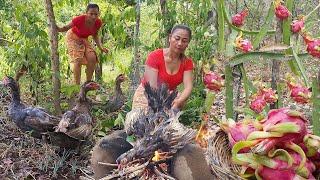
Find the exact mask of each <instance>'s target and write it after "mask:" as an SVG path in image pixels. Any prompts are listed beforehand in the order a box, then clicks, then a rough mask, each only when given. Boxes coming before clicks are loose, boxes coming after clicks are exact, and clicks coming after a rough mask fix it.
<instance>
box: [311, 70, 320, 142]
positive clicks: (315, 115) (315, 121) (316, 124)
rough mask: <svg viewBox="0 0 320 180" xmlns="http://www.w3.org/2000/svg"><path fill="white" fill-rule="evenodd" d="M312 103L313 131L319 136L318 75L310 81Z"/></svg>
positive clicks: (319, 97) (319, 96) (319, 91)
mask: <svg viewBox="0 0 320 180" xmlns="http://www.w3.org/2000/svg"><path fill="white" fill-rule="evenodd" d="M319 73H320V72H319ZM319 76H320V74H319ZM312 104H313V110H312V126H313V133H314V134H315V135H317V136H320V111H319V109H320V77H319V79H317V78H314V79H313V81H312Z"/></svg>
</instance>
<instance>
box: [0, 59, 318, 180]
mask: <svg viewBox="0 0 320 180" xmlns="http://www.w3.org/2000/svg"><path fill="white" fill-rule="evenodd" d="M262 64H264V65H261V64H259V63H252V64H250V65H245V68H246V70H247V72H248V74H249V78H250V79H251V80H254V79H256V78H260V79H261V80H263V81H266V82H270V80H271V70H270V69H271V68H270V65H267V64H268V63H267V62H265V63H262ZM269 64H270V63H269ZM304 64H305V67H306V68H307V73H308V77H309V79H310V78H311V77H313V76H315V75H316V73H317V71H318V70H319V67H320V62H319V60H317V59H311V58H310V59H307V60H305V62H304ZM261 66H263V67H261ZM261 70H262V71H261ZM287 71H288V69H287V68H286V66H285V65H283V67H282V68H281V77H283V75H284V72H287ZM241 94H242V95H241V101H240V106H243V104H244V91H243V89H241ZM280 97H282V99H283V102H284V106H290V107H291V108H293V109H297V110H299V111H302V112H304V113H305V115H306V116H307V118H310V117H311V110H312V109H311V105H310V104H306V105H297V104H296V103H293V101H292V100H291V99H289V98H288V92H287V91H286V90H285V91H284V93H283V95H282V96H280ZM23 99H28V97H23ZM6 107H7V104H6V102H1V109H0V179H41V180H42V179H91V177H92V175H93V173H92V169H91V168H90V163H89V159H90V150H91V149H92V147H93V145H94V142H93V143H91V144H90V145H84V146H83V147H82V150H81V152H80V153H76V152H74V151H65V150H62V149H60V148H58V147H54V146H51V145H50V144H46V143H44V142H43V141H41V140H38V139H34V138H32V137H31V136H29V135H28V134H25V133H22V132H21V131H20V130H19V129H18V128H17V127H16V125H15V124H14V123H13V122H11V121H10V120H9V119H8V118H7V116H6V112H5V111H6ZM224 113H225V112H224V92H223V91H222V92H220V93H218V94H217V96H216V100H215V103H214V105H213V107H212V112H211V114H212V115H215V116H216V117H218V118H220V119H221V118H224ZM93 141H95V140H93Z"/></svg>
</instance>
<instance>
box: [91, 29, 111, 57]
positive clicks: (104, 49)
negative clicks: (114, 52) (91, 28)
mask: <svg viewBox="0 0 320 180" xmlns="http://www.w3.org/2000/svg"><path fill="white" fill-rule="evenodd" d="M93 40H94V42H96V44H97V46H98V48H99V49H100V50H101V51H102V52H105V53H108V52H109V50H108V49H107V48H104V47H102V45H101V41H100V38H99V36H98V33H96V34H95V35H93Z"/></svg>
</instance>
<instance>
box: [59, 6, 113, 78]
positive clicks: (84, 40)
mask: <svg viewBox="0 0 320 180" xmlns="http://www.w3.org/2000/svg"><path fill="white" fill-rule="evenodd" d="M101 25H102V21H101V20H100V19H99V6H98V5H97V4H89V5H88V6H87V10H86V14H83V15H80V16H77V17H74V18H73V19H72V21H71V22H70V23H69V24H67V25H65V26H63V27H58V26H57V30H58V31H59V32H65V31H68V32H67V35H66V44H67V49H68V54H69V56H70V59H71V61H70V62H71V63H72V65H73V67H72V69H73V76H74V83H75V84H80V79H81V66H82V65H86V66H87V68H86V76H87V81H89V80H91V79H92V75H93V72H94V69H95V66H96V64H97V62H98V57H97V55H96V52H95V51H94V49H93V48H92V46H91V45H90V42H89V41H88V37H89V36H93V39H94V41H95V42H96V44H97V46H98V48H99V49H100V50H101V51H102V52H105V53H107V52H108V49H106V48H103V47H102V45H101V42H100V39H99V37H98V30H99V29H100V27H101Z"/></svg>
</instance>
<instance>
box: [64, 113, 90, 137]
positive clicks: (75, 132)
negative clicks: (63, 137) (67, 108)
mask: <svg viewBox="0 0 320 180" xmlns="http://www.w3.org/2000/svg"><path fill="white" fill-rule="evenodd" d="M92 129H93V125H92V117H91V115H90V114H88V113H82V114H78V116H77V117H76V118H75V121H74V124H72V127H71V126H69V129H68V130H67V132H65V133H66V134H67V135H68V136H70V137H73V138H75V139H79V140H84V139H86V138H87V137H88V136H89V135H90V134H91V132H92Z"/></svg>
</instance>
